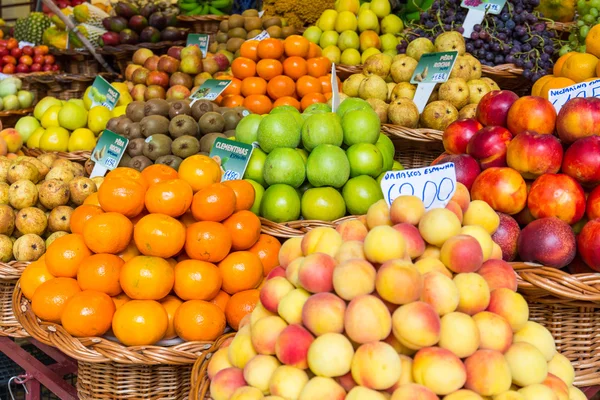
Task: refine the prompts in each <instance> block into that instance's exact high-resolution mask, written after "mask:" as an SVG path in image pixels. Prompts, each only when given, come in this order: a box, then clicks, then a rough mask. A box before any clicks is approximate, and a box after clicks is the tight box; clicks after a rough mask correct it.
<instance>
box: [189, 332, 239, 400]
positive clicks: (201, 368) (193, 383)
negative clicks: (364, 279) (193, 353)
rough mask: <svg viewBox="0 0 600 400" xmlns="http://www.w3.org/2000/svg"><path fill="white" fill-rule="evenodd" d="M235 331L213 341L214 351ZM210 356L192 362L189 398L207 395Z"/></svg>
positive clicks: (202, 397)
mask: <svg viewBox="0 0 600 400" xmlns="http://www.w3.org/2000/svg"><path fill="white" fill-rule="evenodd" d="M235 334H236V333H235V332H233V333H229V334H226V335H223V336H221V337H220V338H219V339H217V340H216V341H215V346H214V351H215V352H216V351H217V350H219V349H220V348H221V346H222V345H223V343H224V342H225V341H226V340H227V339H229V338H231V337H234V336H235ZM210 358H211V357H210V356H208V357H204V358H199V359H198V360H196V362H195V363H194V366H193V368H192V374H191V379H190V395H189V399H190V400H196V399H205V398H207V397H208V389H209V387H210V381H209V379H208V374H207V371H208V364H210Z"/></svg>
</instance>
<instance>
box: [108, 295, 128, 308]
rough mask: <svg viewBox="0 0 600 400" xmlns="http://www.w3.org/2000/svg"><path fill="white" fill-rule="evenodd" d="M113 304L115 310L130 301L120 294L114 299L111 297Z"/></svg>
mask: <svg viewBox="0 0 600 400" xmlns="http://www.w3.org/2000/svg"><path fill="white" fill-rule="evenodd" d="M111 298H112V301H113V303H115V309H116V308H119V307H121V306H122V305H123V304H125V303H127V302H128V301H131V299H130V298H129V296H127V295H126V294H125V293H120V294H118V295H116V296H115V297H111Z"/></svg>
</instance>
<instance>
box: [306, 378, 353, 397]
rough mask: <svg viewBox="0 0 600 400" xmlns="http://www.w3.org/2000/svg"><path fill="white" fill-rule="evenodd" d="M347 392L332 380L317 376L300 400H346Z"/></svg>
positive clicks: (309, 382) (308, 385) (310, 381)
mask: <svg viewBox="0 0 600 400" xmlns="http://www.w3.org/2000/svg"><path fill="white" fill-rule="evenodd" d="M345 398H346V391H345V390H344V388H343V387H342V386H340V385H339V384H338V383H337V382H336V381H334V380H333V379H331V378H324V377H321V376H315V377H314V378H312V379H311V380H309V381H308V383H307V384H306V385H304V388H303V389H302V391H301V392H300V396H299V397H298V400H344V399H345Z"/></svg>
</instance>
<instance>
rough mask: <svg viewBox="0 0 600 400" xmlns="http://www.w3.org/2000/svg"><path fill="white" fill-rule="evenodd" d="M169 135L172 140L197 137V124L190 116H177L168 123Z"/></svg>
mask: <svg viewBox="0 0 600 400" xmlns="http://www.w3.org/2000/svg"><path fill="white" fill-rule="evenodd" d="M169 134H170V135H171V137H173V138H178V137H181V136H198V123H197V122H196V120H195V119H194V118H193V117H192V116H190V115H185V114H182V115H177V116H175V118H173V119H172V120H171V122H170V123H169Z"/></svg>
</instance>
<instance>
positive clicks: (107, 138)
mask: <svg viewBox="0 0 600 400" xmlns="http://www.w3.org/2000/svg"><path fill="white" fill-rule="evenodd" d="M128 143H129V139H127V138H125V137H123V136H121V135H117V134H116V133H114V132H113V131H109V130H108V129H105V130H104V131H102V135H100V137H99V138H98V143H97V144H96V147H95V148H94V151H92V157H91V159H92V161H93V162H95V163H96V165H100V166H102V167H104V168H106V169H108V170H113V169H115V168H117V166H118V165H119V162H120V161H121V158H122V157H123V154H125V149H127V144H128Z"/></svg>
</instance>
